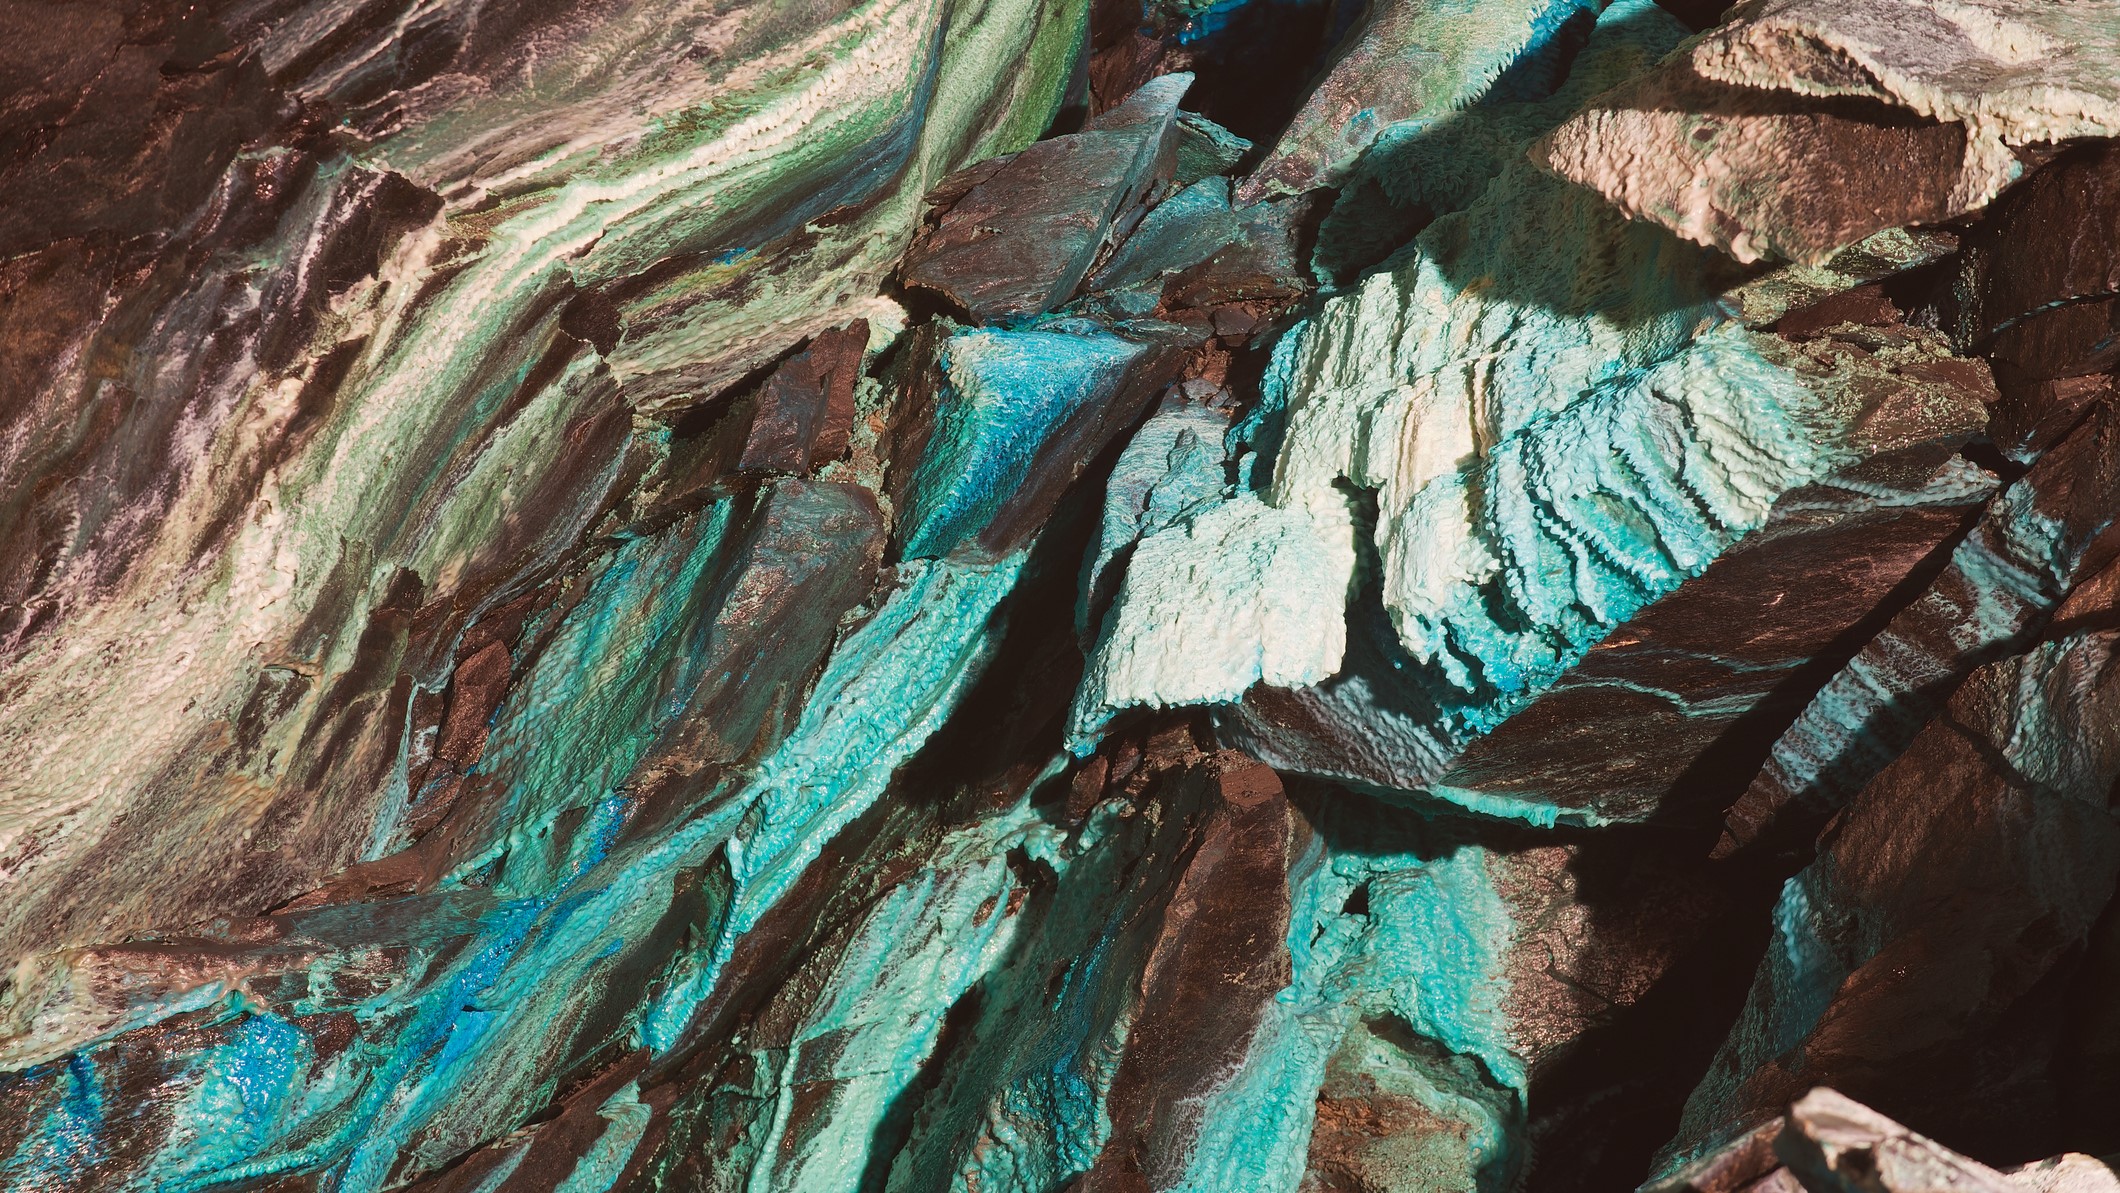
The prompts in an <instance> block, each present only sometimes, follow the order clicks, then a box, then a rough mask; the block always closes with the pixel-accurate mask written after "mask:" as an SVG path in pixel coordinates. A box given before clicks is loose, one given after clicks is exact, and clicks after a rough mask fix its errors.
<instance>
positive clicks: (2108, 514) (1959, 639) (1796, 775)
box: [1717, 403, 2120, 855]
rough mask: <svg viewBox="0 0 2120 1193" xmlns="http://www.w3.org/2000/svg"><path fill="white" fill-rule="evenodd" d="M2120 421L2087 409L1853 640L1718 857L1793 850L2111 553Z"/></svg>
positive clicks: (1772, 756) (1744, 806)
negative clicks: (1940, 563)
mask: <svg viewBox="0 0 2120 1193" xmlns="http://www.w3.org/2000/svg"><path fill="white" fill-rule="evenodd" d="M2116 514H2120V417H2116V415H2115V412H2114V411H2113V409H2112V408H2111V407H2110V406H2107V405H2105V404H2103V403H2093V404H2092V405H2091V407H2090V409H2089V412H2088V413H2087V414H2086V415H2085V416H2084V417H2083V419H2082V420H2081V421H2080V422H2079V423H2078V425H2077V426H2076V427H2075V428H2074V429H2073V430H2072V432H2071V433H2070V434H2069V435H2068V437H2067V438H2066V439H2065V440H2063V442H2062V443H2061V444H2060V445H2059V446H2057V447H2055V448H2054V449H2053V450H2052V451H2049V452H2048V453H2047V454H2046V455H2045V456H2043V457H2042V458H2041V459H2040V460H2039V462H2038V463H2037V464H2035V465H2034V466H2033V467H2032V469H2031V470H2030V471H2029V472H2028V473H2026V474H2025V475H2024V476H2023V477H2021V478H2019V479H2018V480H2017V481H2016V482H2014V483H2013V484H2012V485H2011V486H2010V487H2009V488H2008V489H2006V490H2005V491H2004V492H2003V493H2002V494H2001V495H2000V496H1999V497H1997V498H1996V499H1995V501H1994V502H1993V503H1992V504H1991V505H1990V506H1989V508H1988V510H1987V512H1986V513H1985V514H1983V515H1982V518H1981V520H1980V522H1979V523H1977V524H1976V525H1975V526H1974V528H1973V530H1972V532H1971V534H1970V535H1968V536H1967V538H1966V539H1965V540H1964V541H1962V542H1961V543H1960V544H1959V545H1958V546H1957V548H1956V549H1955V551H1954V553H1953V556H1952V561H1951V563H1950V565H1949V566H1948V567H1946V568H1944V570H1943V571H1942V572H1941V573H1939V574H1938V575H1937V577H1936V579H1935V580H1934V582H1933V583H1931V584H1930V585H1929V587H1928V589H1927V590H1926V591H1924V592H1923V593H1922V594H1921V595H1920V596H1919V597H1918V598H1917V599H1915V600H1914V601H1913V602H1912V603H1910V604H1908V605H1907V606H1906V607H1905V608H1904V609H1902V610H1901V611H1899V612H1898V613H1897V614H1896V615H1894V616H1893V618H1892V620H1891V622H1890V623H1889V624H1888V625H1886V626H1885V627H1884V629H1883V630H1882V631H1881V632H1879V633H1878V634H1877V636H1876V637H1875V638H1873V639H1871V640H1870V641H1868V642H1866V643H1864V644H1863V645H1862V646H1861V648H1860V649H1859V650H1858V651H1856V652H1855V654H1854V656H1853V657H1852V658H1851V659H1850V660H1849V662H1848V665H1847V666H1846V667H1844V668H1842V670H1841V672H1840V673H1839V674H1837V675H1835V676H1834V677H1833V678H1832V679H1831V680H1830V681H1828V682H1827V683H1826V684H1825V686H1824V687H1823V688H1821V689H1820V690H1819V694H1818V695H1817V696H1816V697H1815V698H1814V699H1813V700H1812V702H1811V704H1810V706H1809V707H1807V708H1806V709H1805V710H1804V712H1803V714H1802V715H1800V716H1799V717H1798V718H1797V719H1796V721H1795V722H1794V723H1793V724H1792V725H1791V726H1790V727H1789V728H1788V730H1787V731H1786V732H1784V733H1783V734H1782V736H1781V738H1780V739H1779V740H1778V741H1776V742H1775V744H1774V746H1773V747H1772V749H1771V750H1770V751H1769V753H1768V756H1767V760H1766V762H1765V764H1764V766H1763V767H1762V768H1761V769H1760V770H1759V772H1758V774H1757V775H1756V776H1755V777H1753V778H1752V780H1751V782H1750V784H1749V786H1748V787H1747V788H1746V789H1745V791H1744V792H1743V794H1742V795H1740V796H1739V797H1738V798H1737V800H1736V801H1735V802H1734V803H1733V804H1732V805H1731V806H1730V808H1729V809H1728V810H1727V811H1726V812H1725V814H1724V836H1723V840H1722V843H1721V844H1720V845H1718V846H1717V851H1718V853H1721V854H1725V855H1729V854H1735V853H1737V852H1741V851H1744V850H1748V849H1753V848H1770V849H1786V848H1800V847H1801V845H1802V843H1803V841H1804V840H1806V839H1808V837H1809V835H1810V834H1812V833H1815V832H1816V831H1817V829H1818V827H1819V825H1821V824H1822V823H1823V822H1824V820H1825V818H1826V817H1827V816H1829V815H1830V814H1831V813H1832V812H1833V811H1834V810H1835V809H1837V808H1839V807H1840V806H1842V805H1843V804H1844V803H1845V802H1846V801H1847V799H1848V798H1849V797H1850V796H1851V795H1852V794H1853V793H1854V792H1855V791H1856V790H1858V789H1859V788H1860V787H1861V786H1862V785H1863V784H1864V783H1865V782H1867V781H1868V780H1869V779H1870V778H1871V777H1872V776H1874V775H1876V774H1877V773H1878V771H1880V770H1881V769H1883V768H1884V767H1885V765H1886V764H1888V763H1890V762H1891V760H1892V759H1893V758H1894V757H1896V756H1897V755H1898V753H1899V751H1900V750H1901V749H1903V748H1905V746H1906V745H1907V743H1908V742H1909V741H1911V740H1912V739H1913V737H1914V735H1915V734H1916V733H1917V732H1919V731H1920V729H1921V727H1922V726H1923V725H1924V724H1926V723H1927V720H1928V718H1929V717H1930V716H1931V715H1933V714H1934V712H1935V711H1936V709H1937V708H1939V707H1940V706H1941V704H1942V702H1943V701H1944V700H1945V699H1947V698H1948V697H1949V695H1950V693H1951V691H1952V690H1953V689H1954V688H1955V687H1956V686H1957V684H1958V683H1959V681H1960V680H1962V679H1963V678H1964V677H1965V676H1966V675H1967V674H1969V673H1970V672H1972V671H1973V670H1974V669H1975V668H1977V667H1980V666H1982V665H1983V664H1986V663H1988V662H1991V661H1993V660H1995V659H1997V658H2000V657H2003V656H2005V655H2008V654H2009V653H2011V652H2013V651H2016V650H2021V649H2023V648H2024V647H2025V646H2026V645H2027V644H2029V642H2031V641H2032V640H2034V639H2035V637H2036V635H2037V634H2038V633H2039V630H2040V626H2041V624H2042V623H2043V621H2044V619H2045V618H2046V616H2047V614H2048V613H2049V612H2050V611H2051V610H2052V609H2053V608H2054V606H2055V604H2056V603H2058V602H2059V601H2060V600H2061V598H2062V597H2063V596H2064V595H2066V593H2067V592H2068V590H2069V589H2070V588H2071V587H2072V586H2074V585H2075V584H2076V583H2077V582H2078V581H2080V580H2081V579H2082V578H2083V577H2085V576H2087V575H2090V574H2093V573H2095V572H2097V571H2098V570H2100V569H2102V568H2103V567H2104V566H2105V564H2106V563H2107V562H2108V561H2109V560H2110V559H2111V558H2112V557H2113V554H2114V552H2115V551H2116V550H2120V537H2116V535H2120V532H2115V531H2114V530H2113V529H2112V526H2113V520H2114V517H2115V515H2116Z"/></svg>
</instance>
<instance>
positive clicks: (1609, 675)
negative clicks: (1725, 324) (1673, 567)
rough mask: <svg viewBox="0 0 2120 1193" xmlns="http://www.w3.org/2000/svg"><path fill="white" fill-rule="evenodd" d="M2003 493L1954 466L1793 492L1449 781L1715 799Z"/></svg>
mask: <svg viewBox="0 0 2120 1193" xmlns="http://www.w3.org/2000/svg"><path fill="white" fill-rule="evenodd" d="M1880 492H1884V493H1889V494H1890V496H1889V497H1887V498H1885V499H1880V497H1879V494H1880ZM1992 492H1993V482H1992V480H1991V479H1990V478H1988V477H1987V476H1986V475H1985V474H1984V473H1981V472H1979V471H1978V470H1977V469H1973V468H1970V467H1966V466H1963V465H1957V466H1954V467H1952V468H1951V469H1948V470H1946V471H1945V472H1944V473H1942V474H1939V475H1937V476H1935V477H1923V476H1919V474H1918V473H1917V479H1916V480H1915V481H1914V483H1911V484H1908V483H1906V482H1905V481H1904V480H1901V481H1900V482H1899V484H1898V485H1896V486H1894V487H1891V488H1883V489H1880V487H1879V486H1878V485H1877V484H1876V482H1875V481H1874V480H1870V479H1868V478H1864V477H1859V476H1850V477H1846V478H1843V480H1842V481H1841V483H1840V484H1834V483H1832V482H1827V483H1823V484H1817V485H1811V486H1807V487H1805V488H1802V489H1798V490H1796V491H1794V492H1792V493H1789V494H1786V495H1784V496H1783V497H1782V499H1781V500H1780V501H1779V502H1777V503H1776V505H1775V507H1774V511H1773V513H1772V514H1770V515H1769V519H1768V522H1767V525H1766V526H1765V527H1763V528H1762V529H1761V530H1760V531H1758V532H1757V533H1755V534H1753V535H1752V536H1750V537H1748V538H1746V539H1744V540H1742V541H1741V542H1739V543H1738V545H1737V546H1736V547H1735V548H1733V549H1732V550H1730V551H1729V552H1728V553H1726V554H1725V555H1724V556H1723V557H1722V558H1721V559H1718V560H1716V561H1715V563H1714V564H1712V565H1710V566H1709V568H1708V570H1707V571H1706V572H1704V573H1702V574H1701V575H1699V576H1697V577H1695V578H1694V579H1692V580H1689V581H1687V582H1686V583H1685V584H1684V585H1683V586H1681V587H1680V588H1679V589H1678V591H1676V592H1674V593H1672V594H1671V595H1669V596H1667V597H1665V598H1664V599H1663V600H1661V601H1658V602H1657V603H1656V604H1654V605H1651V606H1650V607H1649V608H1647V609H1645V610H1643V611H1642V612H1641V613H1640V614H1638V615H1636V616H1635V617H1634V618H1633V619H1632V620H1630V621H1629V622H1628V623H1627V624H1625V625H1623V626H1621V627H1620V628H1619V629H1618V630H1616V631H1614V632H1613V633H1612V635H1611V636H1610V637H1608V638H1606V639H1605V640H1604V641H1603V642H1601V643H1599V644H1598V645H1597V646H1595V647H1593V648H1591V650H1590V652H1589V653H1588V654H1587V655H1585V656H1584V657H1583V659H1582V660H1581V661H1580V662H1578V663H1577V664H1576V665H1575V666H1574V667H1572V668H1570V669H1569V671H1568V672H1567V673H1566V674H1565V675H1563V676H1562V678H1561V679H1560V681H1559V682H1557V683H1556V684H1555V685H1554V686H1553V688H1552V690H1550V691H1549V692H1547V693H1546V694H1545V695H1543V696H1541V697H1540V698H1539V699H1538V701H1537V702H1536V703H1534V704H1533V705H1532V706H1531V707H1530V708H1528V709H1526V710H1525V711H1524V712H1521V713H1519V714H1517V715H1516V716H1514V717H1511V718H1510V719H1509V720H1508V721H1506V722H1504V723H1503V724H1502V726H1501V727H1500V728H1498V729H1496V730H1495V731H1494V732H1493V733H1491V734H1489V735H1488V736H1486V737H1484V738H1481V739H1479V740H1477V741H1475V742H1473V743H1472V744H1471V745H1470V746H1468V747H1467V748H1466V750H1465V752H1464V753H1463V754H1462V755H1460V756H1459V758H1458V760H1457V762H1456V764H1455V765H1454V766H1453V767H1452V768H1451V770H1450V771H1449V773H1448V774H1447V775H1446V776H1445V778H1444V779H1443V782H1445V783H1447V784H1449V785H1450V786H1452V787H1462V788H1468V789H1476V790H1479V791H1482V792H1489V793H1499V794H1506V795H1512V796H1516V797H1519V798H1522V797H1526V796H1529V797H1535V798H1539V799H1544V800H1549V801H1552V802H1554V803H1557V804H1559V805H1560V806H1562V807H1565V808H1570V809H1587V810H1590V811H1593V812H1595V813H1596V814H1598V815H1599V816H1603V817H1610V818H1621V819H1637V818H1640V817H1643V816H1647V815H1656V814H1664V815H1679V816H1686V815H1692V816H1700V815H1704V814H1710V813H1712V812H1713V811H1714V810H1715V809H1717V808H1719V807H1721V806H1723V801H1726V800H1728V799H1731V798H1733V797H1734V796H1735V795H1736V794H1737V792H1738V791H1739V790H1740V789H1741V785H1742V784H1743V783H1744V782H1745V780H1746V778H1747V777H1748V776H1749V775H1751V774H1752V773H1753V772H1754V771H1755V770H1756V769H1757V768H1758V766H1759V764H1760V762H1761V761H1762V760H1763V759H1764V756H1765V754H1766V751H1767V749H1768V747H1769V746H1770V745H1771V744H1772V742H1773V740H1774V738H1775V736H1777V735H1778V733H1779V731H1780V729H1781V728H1783V727H1785V726H1787V725H1788V724H1789V722H1791V721H1793V720H1794V719H1795V718H1796V716H1797V714H1798V713H1800V712H1801V711H1802V710H1803V707H1804V705H1805V704H1806V703H1807V702H1808V701H1809V699H1810V696H1811V694H1812V693H1813V692H1814V691H1816V689H1817V687H1818V686H1819V685H1820V684H1823V683H1824V682H1825V681H1826V679H1827V678H1828V677H1830V676H1831V675H1832V673H1833V672H1834V671H1835V670H1837V669H1838V668H1839V666H1840V665H1841V664H1842V663H1844V662H1845V661H1846V660H1847V659H1848V658H1849V657H1850V656H1852V654H1853V653H1854V651H1855V649H1856V648H1857V647H1858V646H1859V645H1860V644H1861V643H1862V642H1863V641H1865V640H1867V639H1868V638H1869V637H1870V635H1871V634H1874V633H1875V632H1876V630H1877V629H1880V628H1882V619H1883V618H1884V617H1886V616H1889V614H1890V613H1891V612H1892V611H1893V609H1894V604H1893V600H1894V596H1895V593H1897V592H1898V590H1899V589H1900V588H1901V587H1902V586H1903V585H1904V584H1905V583H1906V582H1907V580H1908V578H1909V577H1910V576H1915V575H1917V574H1918V573H1920V572H1921V569H1922V568H1923V565H1924V564H1926V563H1928V562H1929V561H1930V560H1931V559H1932V558H1933V557H1935V555H1936V553H1937V552H1938V551H1939V549H1944V550H1947V549H1948V546H1949V544H1950V542H1951V541H1952V540H1953V539H1954V538H1955V537H1956V535H1957V534H1959V533H1960V532H1961V531H1962V530H1963V529H1964V527H1965V525H1966V522H1967V520H1968V519H1969V518H1970V517H1972V516H1973V515H1974V514H1975V513H1977V512H1978V510H1979V509H1980V507H1981V506H1982V504H1983V503H1984V502H1985V501H1986V500H1987V498H1988V496H1989V495H1990V494H1991V493H1992ZM1932 570H1933V569H1932ZM1901 599H1903V598H1901Z"/></svg>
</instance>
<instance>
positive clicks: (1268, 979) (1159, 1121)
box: [1076, 751, 1297, 1193]
mask: <svg viewBox="0 0 2120 1193" xmlns="http://www.w3.org/2000/svg"><path fill="white" fill-rule="evenodd" d="M1179 782H1180V783H1181V784H1184V785H1186V786H1188V787H1191V788H1195V789H1198V791H1197V794H1187V793H1184V792H1179V793H1177V794H1175V795H1174V796H1173V799H1174V800H1175V801H1176V802H1179V803H1180V804H1183V803H1186V802H1190V801H1191V800H1192V799H1200V800H1202V801H1203V802H1202V805H1201V806H1202V807H1204V808H1205V809H1206V815H1205V817H1204V819H1203V822H1202V825H1201V827H1200V829H1199V834H1198V837H1197V840H1196V842H1195V844H1194V845H1193V846H1192V851H1191V855H1190V857H1189V858H1188V859H1187V860H1186V862H1185V864H1184V868H1183V870H1182V872H1181V873H1180V874H1179V876H1178V878H1177V881H1176V884H1175V885H1174V886H1173V888H1172V890H1171V894H1170V899H1169V902H1168V903H1166V904H1165V905H1164V907H1163V911H1162V917H1161V922H1160V924H1159V925H1158V927H1157V930H1156V936H1155V940H1154V943H1153V944H1152V946H1151V947H1150V949H1149V953H1148V964H1147V967H1146V968H1145V969H1144V971H1143V972H1142V975H1141V978H1140V989H1141V1000H1142V1001H1141V1009H1140V1011H1139V1012H1138V1013H1137V1015H1136V1016H1135V1018H1134V1021H1133V1024H1132V1027H1131V1029H1130V1030H1129V1031H1128V1033H1127V1036H1126V1052H1125V1059H1124V1060H1122V1061H1121V1062H1120V1064H1119V1071H1118V1074H1117V1076H1116V1077H1115V1078H1114V1079H1113V1081H1112V1088H1111V1094H1110V1097H1109V1099H1108V1101H1107V1104H1106V1105H1107V1112H1108V1113H1109V1115H1110V1117H1111V1123H1112V1134H1111V1136H1110V1138H1109V1139H1108V1140H1107V1142H1106V1143H1105V1146H1104V1151H1103V1153H1102V1154H1101V1155H1099V1157H1098V1158H1097V1162H1096V1164H1095V1165H1094V1166H1093V1167H1091V1169H1090V1170H1089V1172H1088V1173H1086V1174H1085V1175H1084V1176H1083V1178H1082V1181H1081V1183H1080V1184H1079V1185H1078V1186H1076V1187H1077V1188H1079V1189H1081V1190H1083V1191H1084V1193H1090V1191H1092V1190H1126V1189H1132V1188H1169V1187H1171V1186H1172V1185H1173V1184H1175V1183H1176V1182H1177V1181H1178V1180H1180V1179H1181V1178H1182V1177H1183V1176H1184V1173H1185V1161H1186V1160H1187V1158H1188V1157H1189V1156H1190V1154H1191V1143H1192V1139H1193V1136H1194V1134H1195V1133H1196V1132H1197V1130H1198V1127H1199V1123H1198V1114H1199V1108H1198V1103H1199V1101H1200V1099H1201V1098H1202V1097H1203V1096H1204V1095H1206V1094H1209V1093H1211V1092H1213V1091H1214V1090H1215V1089H1216V1088H1217V1087H1219V1086H1220V1085H1221V1083H1222V1082H1223V1081H1225V1080H1227V1079H1228V1077H1229V1075H1230V1074H1231V1073H1233V1072H1235V1071H1236V1069H1237V1068H1238V1067H1239V1066H1241V1064H1242V1063H1243V1060H1244V1055H1245V1050H1246V1048H1247V1047H1248V1046H1249V1044H1250V1042H1251V1037H1252V1034H1253V1032H1254V1030H1255V1029H1256V1027H1257V1025H1258V1021H1259V1018H1260V1016H1261V1014H1262V1013H1263V1011H1264V1010H1265V1008H1266V1007H1267V1006H1268V1004H1270V1003H1271V1002H1272V1001H1273V997H1274V995H1275V994H1276V993H1278V992H1279V991H1280V990H1281V989H1282V988H1283V987H1285V986H1286V985H1287V984H1288V980H1289V973H1290V969H1289V964H1290V963H1289V956H1288V939H1287V938H1288V919H1289V902H1288V867H1289V864H1290V862H1291V861H1292V860H1293V856H1294V850H1295V846H1296V843H1297V838H1296V833H1295V820H1294V818H1293V816H1292V815H1291V813H1290V811H1289V806H1288V799H1287V796H1286V794H1285V792H1284V791H1283V790H1282V787H1281V780H1280V778H1279V776H1277V775H1276V774H1275V773H1274V772H1273V770H1272V769H1271V768H1269V767H1267V766H1266V765H1264V764H1263V763H1260V762H1257V761H1255V760H1253V759H1250V758H1246V757H1244V756H1242V755H1239V754H1235V753H1233V752H1227V751H1225V752H1223V753H1220V754H1217V755H1215V756H1213V757H1212V758H1209V759H1207V760H1205V762H1204V763H1202V764H1201V765H1198V766H1196V767H1194V768H1192V769H1191V770H1189V771H1187V772H1185V775H1184V777H1183V778H1182V779H1180V780H1179Z"/></svg>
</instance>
